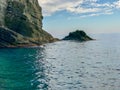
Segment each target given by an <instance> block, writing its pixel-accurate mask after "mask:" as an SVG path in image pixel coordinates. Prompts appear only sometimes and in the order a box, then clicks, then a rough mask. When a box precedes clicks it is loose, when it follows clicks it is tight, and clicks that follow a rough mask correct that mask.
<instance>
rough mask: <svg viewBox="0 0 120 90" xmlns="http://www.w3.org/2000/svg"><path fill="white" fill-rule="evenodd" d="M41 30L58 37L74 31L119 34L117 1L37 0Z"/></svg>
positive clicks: (119, 18)
mask: <svg viewBox="0 0 120 90" xmlns="http://www.w3.org/2000/svg"><path fill="white" fill-rule="evenodd" d="M39 3H40V6H41V7H42V9H43V10H42V12H43V16H44V19H43V28H44V29H45V30H46V31H48V32H49V33H51V34H52V35H53V36H55V37H58V38H61V37H64V36H65V35H67V34H68V33H69V32H71V31H75V30H76V29H80V30H84V31H85V32H87V33H89V34H94V33H120V0H39Z"/></svg>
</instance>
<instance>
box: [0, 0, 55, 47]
mask: <svg viewBox="0 0 120 90" xmlns="http://www.w3.org/2000/svg"><path fill="white" fill-rule="evenodd" d="M42 19H43V16H42V13H41V7H40V6H39V4H38V0H0V47H19V46H33V45H41V44H44V43H49V42H54V41H55V39H54V38H53V37H52V36H51V35H50V34H49V33H47V32H46V31H44V30H43V29H42Z"/></svg>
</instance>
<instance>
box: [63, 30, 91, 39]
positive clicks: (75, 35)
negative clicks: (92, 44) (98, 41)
mask: <svg viewBox="0 0 120 90" xmlns="http://www.w3.org/2000/svg"><path fill="white" fill-rule="evenodd" d="M63 40H75V41H89V40H93V39H92V38H91V37H89V36H88V35H87V34H86V33H85V32H84V31H80V30H76V31H75V32H70V33H69V35H68V36H66V37H65V38H63Z"/></svg>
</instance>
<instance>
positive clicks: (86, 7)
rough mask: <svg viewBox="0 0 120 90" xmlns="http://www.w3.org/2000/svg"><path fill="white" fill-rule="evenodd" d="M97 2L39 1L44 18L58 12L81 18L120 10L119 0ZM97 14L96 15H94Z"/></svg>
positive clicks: (93, 0) (84, 0) (87, 0)
mask: <svg viewBox="0 0 120 90" xmlns="http://www.w3.org/2000/svg"><path fill="white" fill-rule="evenodd" d="M98 1H99V0H39V3H40V5H41V6H42V9H43V15H44V16H50V15H52V14H54V13H55V12H58V11H63V10H65V11H68V12H70V13H75V14H88V13H89V15H83V16H99V15H101V14H113V11H112V10H113V9H114V8H120V0H118V1H116V2H112V3H111V2H109V0H108V2H106V3H102V4H100V3H98ZM96 13H97V14H96Z"/></svg>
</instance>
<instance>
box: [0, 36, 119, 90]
mask: <svg viewBox="0 0 120 90" xmlns="http://www.w3.org/2000/svg"><path fill="white" fill-rule="evenodd" d="M94 38H96V39H97V40H95V41H89V42H83V43H79V42H73V41H61V42H55V43H51V44H46V45H45V46H42V47H34V48H15V49H0V90H120V35H116V34H112V35H102V36H101V35H95V36H94Z"/></svg>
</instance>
